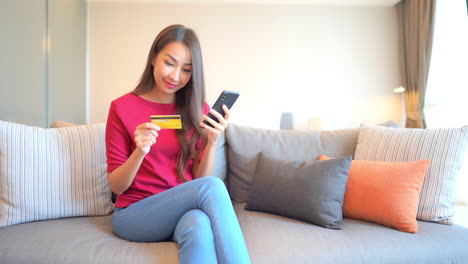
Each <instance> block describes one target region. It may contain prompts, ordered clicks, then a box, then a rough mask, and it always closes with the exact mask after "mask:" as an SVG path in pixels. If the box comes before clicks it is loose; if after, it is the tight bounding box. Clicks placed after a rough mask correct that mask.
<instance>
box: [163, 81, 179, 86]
mask: <svg viewBox="0 0 468 264" xmlns="http://www.w3.org/2000/svg"><path fill="white" fill-rule="evenodd" d="M164 82H165V83H166V86H167V87H169V88H176V87H177V84H172V83H170V82H167V81H164Z"/></svg>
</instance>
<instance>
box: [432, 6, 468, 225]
mask: <svg viewBox="0 0 468 264" xmlns="http://www.w3.org/2000/svg"><path fill="white" fill-rule="evenodd" d="M466 5H467V1H465V0H449V1H447V0H445V1H437V4H436V12H435V25H434V42H433V46H432V58H431V67H430V70H429V78H428V84H427V90H426V98H425V109H424V110H425V111H424V112H425V116H426V124H427V127H429V128H430V127H461V126H465V125H468V14H467V6H466ZM457 205H458V207H457V209H456V211H455V221H456V222H457V220H458V224H461V225H464V226H467V227H468V155H467V158H466V159H465V163H464V165H463V167H462V172H461V175H460V181H459V184H458V198H457Z"/></svg>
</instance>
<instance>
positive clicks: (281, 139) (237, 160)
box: [226, 124, 359, 202]
mask: <svg viewBox="0 0 468 264" xmlns="http://www.w3.org/2000/svg"><path fill="white" fill-rule="evenodd" d="M358 134H359V129H358V128H356V129H341V130H334V131H294V130H269V129H259V128H250V127H244V126H240V125H235V124H230V125H229V127H228V129H227V131H226V141H227V145H228V164H229V169H228V188H229V193H230V195H231V198H232V200H233V201H235V202H247V200H248V196H249V191H250V186H251V184H252V180H253V175H254V171H255V168H256V165H257V156H258V154H259V153H260V152H262V153H264V154H265V155H268V156H270V157H272V158H277V159H283V160H289V161H294V160H304V161H314V160H317V159H318V157H319V155H320V154H325V155H327V156H329V157H343V156H352V155H354V151H355V149H356V142H357V137H358Z"/></svg>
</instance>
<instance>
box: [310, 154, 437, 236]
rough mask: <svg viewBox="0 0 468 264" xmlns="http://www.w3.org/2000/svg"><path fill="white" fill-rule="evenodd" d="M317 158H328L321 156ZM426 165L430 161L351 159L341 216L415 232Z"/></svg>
mask: <svg viewBox="0 0 468 264" xmlns="http://www.w3.org/2000/svg"><path fill="white" fill-rule="evenodd" d="M319 159H320V160H326V159H331V158H330V157H327V156H325V155H320V157H319ZM428 167H429V160H418V161H409V162H384V161H367V160H353V161H352V162H351V168H350V170H349V176H348V183H347V185H346V192H345V197H344V201H343V216H344V217H347V218H353V219H360V220H365V221H369V222H374V223H377V224H382V225H385V226H389V227H392V228H395V229H398V230H400V231H403V232H409V233H417V232H418V222H417V221H416V214H417V212H418V204H419V192H420V190H421V186H422V183H423V181H424V176H425V174H426V170H427V168H428Z"/></svg>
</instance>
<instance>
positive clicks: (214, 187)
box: [112, 176, 250, 264]
mask: <svg viewBox="0 0 468 264" xmlns="http://www.w3.org/2000/svg"><path fill="white" fill-rule="evenodd" d="M112 226H113V229H114V232H115V233H116V234H117V235H118V236H119V237H121V238H123V239H126V240H129V241H134V242H158V241H168V240H171V238H172V239H173V240H174V241H175V242H177V244H178V245H179V262H180V263H233V264H244V263H245V264H247V263H250V259H249V255H248V252H247V247H246V245H245V242H244V237H243V236H242V231H241V229H240V226H239V222H238V221H237V217H236V214H235V213H234V208H233V207H232V203H231V200H230V198H229V194H228V192H227V190H226V187H225V185H224V183H223V181H221V180H220V179H218V178H216V177H211V176H210V177H203V178H199V179H196V180H193V181H189V182H186V183H184V184H181V185H179V186H176V187H174V188H171V189H169V190H167V191H164V192H162V193H158V194H155V195H153V196H150V197H148V198H146V199H143V200H141V201H139V202H136V203H134V204H132V205H130V206H128V207H126V208H124V209H120V210H116V212H115V213H114V215H113V217H112Z"/></svg>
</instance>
